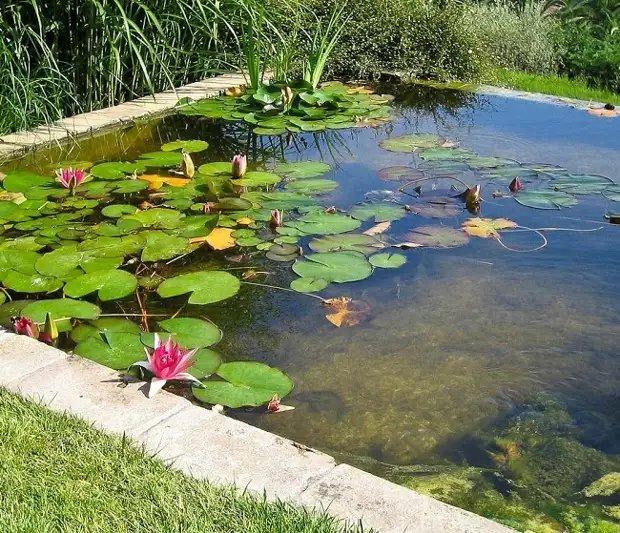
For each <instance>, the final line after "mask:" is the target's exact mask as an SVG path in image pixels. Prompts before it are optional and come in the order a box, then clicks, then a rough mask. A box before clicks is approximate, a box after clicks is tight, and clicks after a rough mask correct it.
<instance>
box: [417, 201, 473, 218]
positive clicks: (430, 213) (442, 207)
mask: <svg viewBox="0 0 620 533" xmlns="http://www.w3.org/2000/svg"><path fill="white" fill-rule="evenodd" d="M462 210H463V209H462V208H461V206H460V205H458V204H456V203H454V202H449V201H439V200H433V199H432V198H428V199H426V201H425V202H423V203H422V202H421V203H417V204H412V205H408V206H407V211H410V212H411V213H414V214H416V215H419V216H422V217H426V218H451V217H455V216H458V215H460V214H461V211H462Z"/></svg>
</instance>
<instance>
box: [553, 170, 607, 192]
mask: <svg viewBox="0 0 620 533" xmlns="http://www.w3.org/2000/svg"><path fill="white" fill-rule="evenodd" d="M611 185H615V183H614V182H613V180H612V179H610V178H607V177H605V176H597V175H595V174H568V175H566V176H556V177H555V178H554V180H553V188H554V189H556V190H558V191H562V192H565V193H567V194H599V193H601V192H603V191H604V190H605V189H606V188H608V187H609V186H611Z"/></svg>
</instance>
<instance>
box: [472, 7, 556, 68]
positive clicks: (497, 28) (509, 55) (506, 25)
mask: <svg viewBox="0 0 620 533" xmlns="http://www.w3.org/2000/svg"><path fill="white" fill-rule="evenodd" d="M465 18H466V20H467V25H468V26H469V28H471V31H472V32H473V33H474V34H475V35H476V38H477V39H478V40H479V41H480V43H481V44H482V47H483V48H484V51H485V54H486V55H487V59H488V61H489V62H491V63H492V64H494V65H495V66H497V67H503V68H508V69H513V70H523V71H526V72H532V73H536V74H551V73H555V72H557V67H558V63H559V50H558V46H557V37H556V35H557V30H556V24H555V22H554V21H553V19H551V18H549V17H545V16H543V15H542V8H541V5H540V4H538V3H535V2H528V3H526V4H524V5H523V6H522V7H521V9H519V10H517V9H515V7H514V5H512V4H510V3H508V2H505V1H503V0H498V1H497V2H495V3H492V4H484V5H472V6H470V7H469V9H468V10H467V11H466V16H465Z"/></svg>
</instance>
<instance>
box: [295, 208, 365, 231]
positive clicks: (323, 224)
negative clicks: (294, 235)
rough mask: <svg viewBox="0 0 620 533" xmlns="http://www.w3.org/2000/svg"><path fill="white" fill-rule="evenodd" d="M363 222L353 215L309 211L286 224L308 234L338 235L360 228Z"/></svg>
mask: <svg viewBox="0 0 620 533" xmlns="http://www.w3.org/2000/svg"><path fill="white" fill-rule="evenodd" d="M360 225H361V222H360V221H359V220H356V219H354V218H352V217H349V216H346V215H339V214H331V213H324V212H315V213H308V214H306V215H304V216H302V217H301V218H298V219H297V220H295V221H291V222H285V226H287V227H291V228H295V229H297V230H299V231H301V232H302V233H305V234H307V235H336V234H338V233H346V232H348V231H353V230H356V229H357V228H359V227H360Z"/></svg>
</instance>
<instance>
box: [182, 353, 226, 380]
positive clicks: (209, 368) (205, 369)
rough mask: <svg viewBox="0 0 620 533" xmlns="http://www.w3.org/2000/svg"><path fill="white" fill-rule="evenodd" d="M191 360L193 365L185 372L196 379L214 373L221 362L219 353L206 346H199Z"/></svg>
mask: <svg viewBox="0 0 620 533" xmlns="http://www.w3.org/2000/svg"><path fill="white" fill-rule="evenodd" d="M193 361H194V362H195V364H194V366H192V367H191V368H190V369H189V370H188V371H187V372H188V373H189V374H191V375H192V376H194V377H195V378H196V379H203V378H205V377H208V376H210V375H211V374H214V373H215V372H216V371H217V369H218V368H219V367H220V365H221V364H222V358H221V357H220V354H218V353H217V352H214V351H213V350H209V349H208V348H200V349H199V350H198V351H197V352H196V354H195V355H194V357H193Z"/></svg>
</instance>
